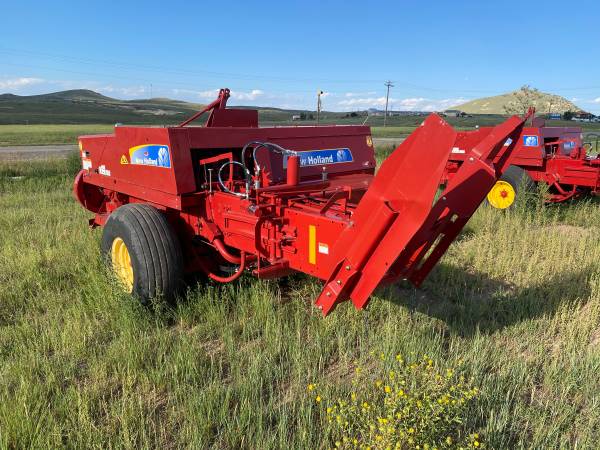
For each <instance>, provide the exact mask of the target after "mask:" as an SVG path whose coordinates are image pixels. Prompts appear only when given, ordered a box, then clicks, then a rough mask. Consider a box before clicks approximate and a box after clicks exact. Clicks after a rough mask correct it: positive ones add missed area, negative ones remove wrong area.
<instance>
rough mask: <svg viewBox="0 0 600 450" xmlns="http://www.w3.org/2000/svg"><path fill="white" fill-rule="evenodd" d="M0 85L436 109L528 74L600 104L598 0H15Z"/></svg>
mask: <svg viewBox="0 0 600 450" xmlns="http://www.w3.org/2000/svg"><path fill="white" fill-rule="evenodd" d="M1 11H2V21H1V24H2V25H1V27H0V93H3V92H11V93H15V94H20V95H29V94H38V93H46V92H51V91H58V90H63V89H76V88H88V89H94V90H96V91H99V92H101V93H103V94H105V95H109V96H113V97H117V98H147V97H149V96H150V95H151V94H152V96H154V97H170V98H177V99H182V100H188V101H195V102H200V103H202V102H207V101H209V100H211V99H212V98H213V97H214V95H215V90H216V89H218V88H220V87H229V88H230V89H231V90H232V93H233V96H232V100H231V101H230V103H231V104H246V105H249V104H253V105H261V106H279V107H285V108H314V104H315V101H316V100H315V96H316V91H317V90H318V89H322V90H323V91H324V92H325V93H326V95H325V97H324V99H323V103H324V108H325V109H328V110H349V111H350V110H357V109H365V108H369V107H382V106H383V105H384V101H385V86H384V82H385V81H386V80H388V79H389V80H392V81H393V82H394V87H393V88H392V90H391V105H392V108H393V109H404V110H410V109H413V110H438V109H444V108H447V107H449V106H453V105H454V104H457V103H460V102H462V101H464V100H468V99H473V98H478V97H482V96H489V95H496V94H500V93H503V92H508V91H512V90H514V89H517V88H518V87H520V86H522V85H524V84H529V85H531V86H533V87H537V88H539V89H541V90H543V91H547V92H552V93H556V94H559V95H563V96H564V97H566V98H568V99H571V100H574V101H575V103H577V104H578V105H579V106H580V107H581V108H583V109H586V110H588V111H592V112H595V113H600V44H599V42H600V36H599V35H600V32H599V31H598V30H599V28H600V2H597V1H578V2H564V1H562V2H552V1H546V2H535V1H532V2H522V1H520V2H514V1H510V0H507V1H503V2H486V1H483V0H480V1H477V2H472V1H462V2H461V1H428V2H424V1H395V2H392V1H390V2H377V1H372V2H365V1H362V2H358V1H356V2H355V1H345V2H342V1H321V2H313V1H304V2H294V1H263V2H260V3H259V2H251V1H240V2H237V1H236V2H232V1H224V0H223V1H211V2H203V1H196V2H182V1H176V0H174V1H171V2H164V1H160V2H158V1H144V2H128V1H121V2H111V1H103V2H96V1H68V0H67V1H60V2H46V1H38V2H30V1H26V0H20V1H18V2H4V4H3V5H2V9H1Z"/></svg>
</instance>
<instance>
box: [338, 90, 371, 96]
mask: <svg viewBox="0 0 600 450" xmlns="http://www.w3.org/2000/svg"><path fill="white" fill-rule="evenodd" d="M375 94H376V92H375V91H369V92H346V93H345V94H344V97H365V96H369V95H375Z"/></svg>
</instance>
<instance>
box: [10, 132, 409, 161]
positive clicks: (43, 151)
mask: <svg viewBox="0 0 600 450" xmlns="http://www.w3.org/2000/svg"><path fill="white" fill-rule="evenodd" d="M402 141H404V138H373V143H374V144H375V145H393V144H395V145H398V144H400V143H401V142H402ZM76 149H77V146H76V145H71V144H66V145H14V146H11V147H0V161H32V160H36V159H47V158H65V157H66V156H67V155H69V153H72V152H74V151H76Z"/></svg>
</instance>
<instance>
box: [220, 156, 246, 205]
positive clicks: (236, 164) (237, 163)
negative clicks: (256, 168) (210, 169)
mask: <svg viewBox="0 0 600 450" xmlns="http://www.w3.org/2000/svg"><path fill="white" fill-rule="evenodd" d="M227 166H240V167H241V168H242V169H243V170H244V174H245V175H246V193H245V194H244V193H242V192H234V191H232V190H231V189H229V188H227V186H225V183H223V178H222V177H221V175H222V173H223V169H224V168H225V167H227ZM217 180H218V181H219V184H220V185H221V188H222V189H223V190H224V191H225V192H227V193H228V194H233V195H235V196H237V197H246V198H247V197H248V191H249V189H250V181H251V175H250V172H249V171H248V169H246V166H245V165H244V164H242V163H241V162H238V161H227V162H226V163H225V164H223V165H222V166H221V167H219V171H218V172H217Z"/></svg>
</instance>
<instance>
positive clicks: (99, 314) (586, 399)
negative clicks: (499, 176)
mask: <svg viewBox="0 0 600 450" xmlns="http://www.w3.org/2000/svg"><path fill="white" fill-rule="evenodd" d="M76 166H77V161H76V160H75V159H69V160H65V161H52V162H40V163H27V164H26V163H13V164H12V165H10V166H8V165H3V166H0V447H2V448H23V447H30V448H46V447H62V446H67V447H77V448H103V449H104V448H114V447H123V448H139V447H145V448H146V447H160V448H176V447H184V446H187V447H195V448H240V447H242V448H325V447H331V446H332V445H334V443H333V442H332V441H330V440H329V439H330V434H329V433H328V432H327V427H326V417H325V414H324V413H323V411H322V408H321V407H319V404H318V403H316V402H315V398H314V396H313V395H312V393H311V392H309V391H307V385H308V384H309V383H318V386H319V392H320V393H321V394H322V395H323V398H325V399H327V398H335V397H336V396H348V395H349V393H350V392H351V391H352V390H353V389H356V387H355V386H353V385H352V378H353V377H352V374H353V371H354V369H355V367H356V366H357V365H360V367H363V370H366V371H369V368H374V358H377V357H378V356H377V355H379V354H380V353H385V354H387V355H395V354H397V353H400V354H404V355H409V354H411V352H414V354H416V355H428V357H429V358H431V360H432V364H433V365H434V367H439V368H443V367H458V368H460V369H457V370H459V371H460V375H463V376H465V377H467V378H468V379H470V378H472V379H473V385H474V386H475V387H477V388H478V389H479V392H480V394H479V396H478V398H477V400H476V401H475V402H473V403H472V405H471V406H470V407H469V409H468V411H466V412H465V413H464V415H463V416H462V421H463V424H462V425H461V427H462V429H463V431H464V432H465V433H477V434H478V435H479V436H480V438H481V440H482V442H483V443H484V444H485V445H487V447H488V448H573V447H576V448H595V447H596V446H597V442H598V441H599V439H600V431H599V430H600V407H599V404H600V392H599V389H598V380H599V374H600V267H599V264H600V263H599V262H600V246H599V245H598V241H597V236H598V232H599V224H600V204H599V203H598V202H597V201H592V200H585V201H578V202H574V203H572V204H566V205H561V206H545V205H543V204H540V203H539V202H537V203H536V202H533V203H530V204H528V205H522V206H520V207H519V208H517V209H516V210H513V211H508V212H506V213H499V212H498V211H496V210H492V209H489V208H487V207H481V208H480V209H479V211H478V212H477V213H476V215H475V216H474V218H473V219H472V220H471V222H470V223H469V224H468V226H467V229H466V230H465V231H464V232H463V234H462V235H461V236H460V238H459V239H458V241H457V242H456V243H455V244H454V245H453V246H452V247H451V249H450V251H449V252H448V254H447V255H446V256H445V257H444V258H443V259H442V261H441V263H440V264H439V265H438V267H437V268H436V269H435V270H434V271H433V273H432V274H431V276H430V277H429V279H428V280H427V281H426V282H425V284H424V286H423V287H422V288H421V289H418V290H417V289H414V288H412V287H410V286H409V285H404V284H399V285H396V286H392V287H388V288H385V289H382V290H379V291H378V292H377V293H376V295H375V296H374V297H373V298H372V301H371V303H370V306H369V308H368V309H367V310H365V311H356V310H354V309H353V307H352V306H351V305H350V304H343V305H341V306H340V307H339V308H338V309H337V310H336V311H335V312H334V313H333V314H332V315H331V316H329V317H327V318H326V319H323V318H322V317H321V315H320V313H319V312H318V311H316V310H315V309H314V308H313V306H312V304H313V301H314V299H315V297H316V295H317V293H318V292H319V289H320V284H319V283H318V282H317V281H315V280H313V279H311V278H309V277H307V276H303V275H295V276H292V277H290V278H289V279H288V280H287V281H286V283H278V282H277V281H271V282H265V281H258V280H255V279H253V278H250V277H244V278H243V279H242V280H241V281H240V282H239V283H234V284H230V285H225V286H221V285H216V284H210V283H209V284H202V283H199V284H196V285H193V286H190V287H189V290H188V292H187V295H186V296H185V298H184V299H182V300H181V301H180V302H179V303H178V304H177V306H176V307H175V308H166V307H162V308H160V307H159V308H157V310H156V311H155V312H149V311H148V310H145V309H143V308H141V307H138V306H137V305H136V304H135V303H134V302H133V301H132V300H131V299H130V298H129V297H128V296H127V295H125V294H123V293H122V292H120V290H119V288H118V286H117V284H116V283H115V282H114V281H113V280H112V278H111V276H110V275H109V274H108V273H107V272H106V271H105V269H104V268H103V266H102V265H101V263H100V255H99V245H98V244H99V237H100V233H101V230H94V231H92V230H89V229H88V227H87V218H88V217H89V213H87V212H85V211H84V210H83V209H82V208H81V207H80V206H79V205H78V204H76V202H75V201H74V200H73V199H72V197H71V193H70V187H71V182H72V179H73V176H74V173H75V170H76ZM374 355H375V356H374ZM373 370H374V369H373ZM367 392H368V390H367V388H366V387H365V395H366V393H367Z"/></svg>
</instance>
